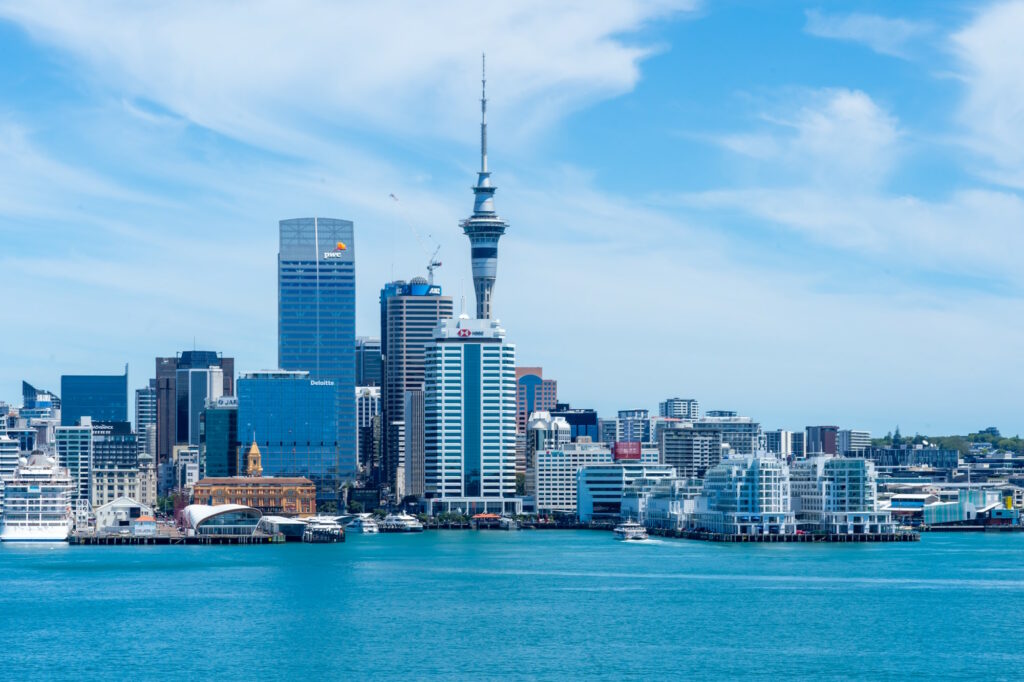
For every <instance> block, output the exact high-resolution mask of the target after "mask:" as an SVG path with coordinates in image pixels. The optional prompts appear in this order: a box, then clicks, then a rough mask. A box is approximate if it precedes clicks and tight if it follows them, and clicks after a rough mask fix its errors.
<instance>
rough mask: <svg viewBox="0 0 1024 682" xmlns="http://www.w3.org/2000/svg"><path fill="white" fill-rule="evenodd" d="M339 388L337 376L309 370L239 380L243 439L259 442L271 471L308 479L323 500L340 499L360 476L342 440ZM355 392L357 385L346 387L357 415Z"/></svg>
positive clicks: (245, 376) (265, 373) (250, 375)
mask: <svg viewBox="0 0 1024 682" xmlns="http://www.w3.org/2000/svg"><path fill="white" fill-rule="evenodd" d="M339 390H340V388H339V386H338V384H337V383H336V382H335V381H334V380H331V379H314V378H311V376H310V374H309V372H304V371H284V370H272V371H260V372H250V373H247V374H243V375H242V376H241V377H239V379H238V439H239V441H240V442H242V443H252V442H254V441H255V442H257V443H258V444H259V447H260V450H261V452H262V459H263V469H264V470H265V471H266V472H267V473H268V474H271V475H274V476H291V477H304V478H308V479H310V480H311V481H313V483H314V484H315V485H316V489H317V495H318V497H319V499H321V500H324V501H327V500H332V501H335V502H337V501H338V500H339V499H340V495H341V487H342V484H344V483H345V482H346V481H350V480H353V479H354V478H355V476H356V461H355V451H354V449H345V448H343V447H342V443H341V442H340V441H339V440H338V430H337V418H336V414H337V412H336V409H337V405H338V402H339V398H338V391H339ZM354 394H355V388H354V387H349V388H348V390H346V392H345V397H346V400H347V401H348V402H351V403H352V412H353V415H354V414H355V400H353V399H352V398H353V395H354ZM353 431H354V426H353ZM353 435H354V434H353Z"/></svg>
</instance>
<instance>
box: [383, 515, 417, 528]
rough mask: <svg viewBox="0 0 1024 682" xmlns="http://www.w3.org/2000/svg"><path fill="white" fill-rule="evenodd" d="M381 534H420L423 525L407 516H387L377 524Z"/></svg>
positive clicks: (412, 517)
mask: <svg viewBox="0 0 1024 682" xmlns="http://www.w3.org/2000/svg"><path fill="white" fill-rule="evenodd" d="M379 528H380V532H381V533H422V532H423V524H422V523H420V521H419V519H417V518H416V517H415V516H409V515H408V514H401V513H399V514H388V515H387V517H385V519H384V520H383V521H381V522H380V524H379Z"/></svg>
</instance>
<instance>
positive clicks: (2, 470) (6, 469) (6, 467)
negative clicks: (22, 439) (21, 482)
mask: <svg viewBox="0 0 1024 682" xmlns="http://www.w3.org/2000/svg"><path fill="white" fill-rule="evenodd" d="M19 452H20V450H19V448H18V441H16V440H14V439H13V438H11V437H10V436H8V435H7V432H6V431H5V432H4V433H3V434H2V435H0V481H3V479H5V478H10V477H11V476H14V471H15V469H17V468H18V457H19V454H18V453H19Z"/></svg>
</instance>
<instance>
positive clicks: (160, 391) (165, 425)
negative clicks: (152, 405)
mask: <svg viewBox="0 0 1024 682" xmlns="http://www.w3.org/2000/svg"><path fill="white" fill-rule="evenodd" d="M211 368H215V369H219V370H220V371H221V380H222V382H223V384H222V387H221V389H220V392H219V395H220V396H233V395H235V360H234V358H226V357H224V356H223V355H222V354H220V353H216V352H214V351H206V350H187V351H183V352H181V353H178V354H177V355H176V356H175V357H173V358H157V359H156V450H157V452H156V455H157V463H158V464H162V463H165V462H169V461H170V460H171V456H172V454H173V450H174V446H175V445H176V444H180V443H188V442H190V441H189V440H188V438H189V435H190V434H193V433H194V434H196V439H195V443H193V444H194V445H198V443H199V440H198V433H199V415H200V414H201V413H202V410H203V409H204V408H205V407H206V399H207V394H209V395H212V396H217V395H218V391H217V389H216V388H215V387H211V386H210V385H209V376H208V375H209V370H210V369H211ZM188 370H197V373H196V374H195V375H193V374H192V373H191V371H188ZM179 376H181V377H182V381H183V385H182V386H181V387H179V386H178V378H179ZM192 381H195V382H196V384H195V385H196V391H197V395H196V396H195V397H193V396H192ZM200 396H201V397H200ZM218 397H219V396H218ZM213 399H214V400H216V398H215V397H214V398H213ZM179 415H180V416H181V418H182V420H183V423H182V424H181V426H180V427H179V424H178V421H179V419H178V418H179ZM193 420H194V421H193ZM180 434H184V435H185V438H184V439H183V440H179V439H178V438H179V435H180ZM140 435H141V434H140Z"/></svg>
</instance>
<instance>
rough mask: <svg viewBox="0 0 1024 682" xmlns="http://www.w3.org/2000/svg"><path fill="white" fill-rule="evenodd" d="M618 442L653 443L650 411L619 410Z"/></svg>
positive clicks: (617, 422)
mask: <svg viewBox="0 0 1024 682" xmlns="http://www.w3.org/2000/svg"><path fill="white" fill-rule="evenodd" d="M616 424H617V427H616V438H615V440H616V441H617V442H622V443H652V442H654V431H653V429H652V425H651V414H650V412H649V411H648V410H619V416H618V419H617V420H616Z"/></svg>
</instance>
